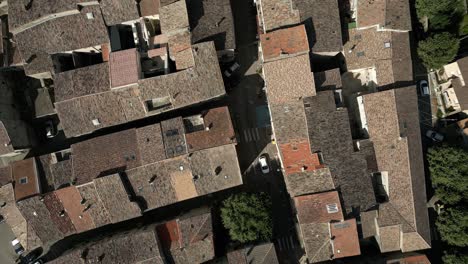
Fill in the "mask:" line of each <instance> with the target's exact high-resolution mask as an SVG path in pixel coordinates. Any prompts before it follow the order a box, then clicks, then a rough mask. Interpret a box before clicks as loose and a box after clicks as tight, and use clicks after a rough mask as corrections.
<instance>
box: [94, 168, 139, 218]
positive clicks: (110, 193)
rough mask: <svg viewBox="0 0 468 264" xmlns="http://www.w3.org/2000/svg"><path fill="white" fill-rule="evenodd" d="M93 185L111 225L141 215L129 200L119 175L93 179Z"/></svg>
mask: <svg viewBox="0 0 468 264" xmlns="http://www.w3.org/2000/svg"><path fill="white" fill-rule="evenodd" d="M94 184H95V185H96V191H97V193H98V196H99V198H100V199H101V201H102V203H103V205H104V207H105V208H106V210H107V212H108V213H109V215H110V218H111V221H112V223H118V222H122V221H125V220H128V219H131V218H135V217H138V216H140V215H141V210H140V207H139V206H138V205H137V204H136V203H135V202H132V201H130V200H129V194H128V193H127V190H126V189H125V186H124V184H123V182H122V179H121V176H120V175H119V174H114V175H110V176H106V177H101V178H97V179H94Z"/></svg>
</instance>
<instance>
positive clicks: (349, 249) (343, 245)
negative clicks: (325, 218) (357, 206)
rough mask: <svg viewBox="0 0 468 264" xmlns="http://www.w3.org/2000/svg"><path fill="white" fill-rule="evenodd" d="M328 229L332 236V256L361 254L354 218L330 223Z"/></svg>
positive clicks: (341, 256)
mask: <svg viewBox="0 0 468 264" xmlns="http://www.w3.org/2000/svg"><path fill="white" fill-rule="evenodd" d="M330 231H331V235H332V237H334V239H333V255H334V258H345V257H350V256H357V255H360V254H361V249H360V248H359V238H358V233H357V226H356V219H349V220H346V221H343V222H339V223H331V224H330Z"/></svg>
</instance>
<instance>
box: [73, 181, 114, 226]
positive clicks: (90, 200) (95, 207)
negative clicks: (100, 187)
mask: <svg viewBox="0 0 468 264" xmlns="http://www.w3.org/2000/svg"><path fill="white" fill-rule="evenodd" d="M77 189H78V191H79V192H80V195H81V197H82V198H83V199H84V200H85V201H86V202H85V204H84V205H85V206H86V207H87V208H88V207H89V208H88V209H87V210H86V212H88V213H89V215H90V216H91V218H92V220H93V222H94V225H95V226H96V227H100V226H103V225H107V224H110V223H111V218H110V215H109V212H107V209H106V208H105V207H104V204H103V203H102V201H101V198H99V195H98V192H97V190H96V185H95V184H94V182H90V183H87V184H84V185H80V186H77Z"/></svg>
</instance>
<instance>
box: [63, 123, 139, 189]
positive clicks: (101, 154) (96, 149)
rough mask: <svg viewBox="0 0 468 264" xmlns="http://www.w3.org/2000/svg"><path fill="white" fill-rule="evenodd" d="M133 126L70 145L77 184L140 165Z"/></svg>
mask: <svg viewBox="0 0 468 264" xmlns="http://www.w3.org/2000/svg"><path fill="white" fill-rule="evenodd" d="M136 142H137V136H136V130H135V129H128V130H123V131H120V132H117V133H113V134H108V135H104V136H100V137H96V138H92V139H89V140H86V141H82V142H79V143H77V144H73V145H72V146H71V150H72V159H73V177H74V178H75V179H76V184H77V185H79V184H83V183H87V182H90V181H92V180H93V179H94V178H97V177H98V176H102V175H110V174H113V173H116V172H122V171H125V170H127V169H131V168H135V167H137V166H140V165H141V161H140V153H139V151H138V146H137V144H136Z"/></svg>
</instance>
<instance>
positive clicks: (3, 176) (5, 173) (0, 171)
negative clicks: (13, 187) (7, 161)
mask: <svg viewBox="0 0 468 264" xmlns="http://www.w3.org/2000/svg"><path fill="white" fill-rule="evenodd" d="M12 181H13V178H12V173H11V166H6V167H1V168H0V187H1V186H3V185H6V184H8V183H10V182H12Z"/></svg>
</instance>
